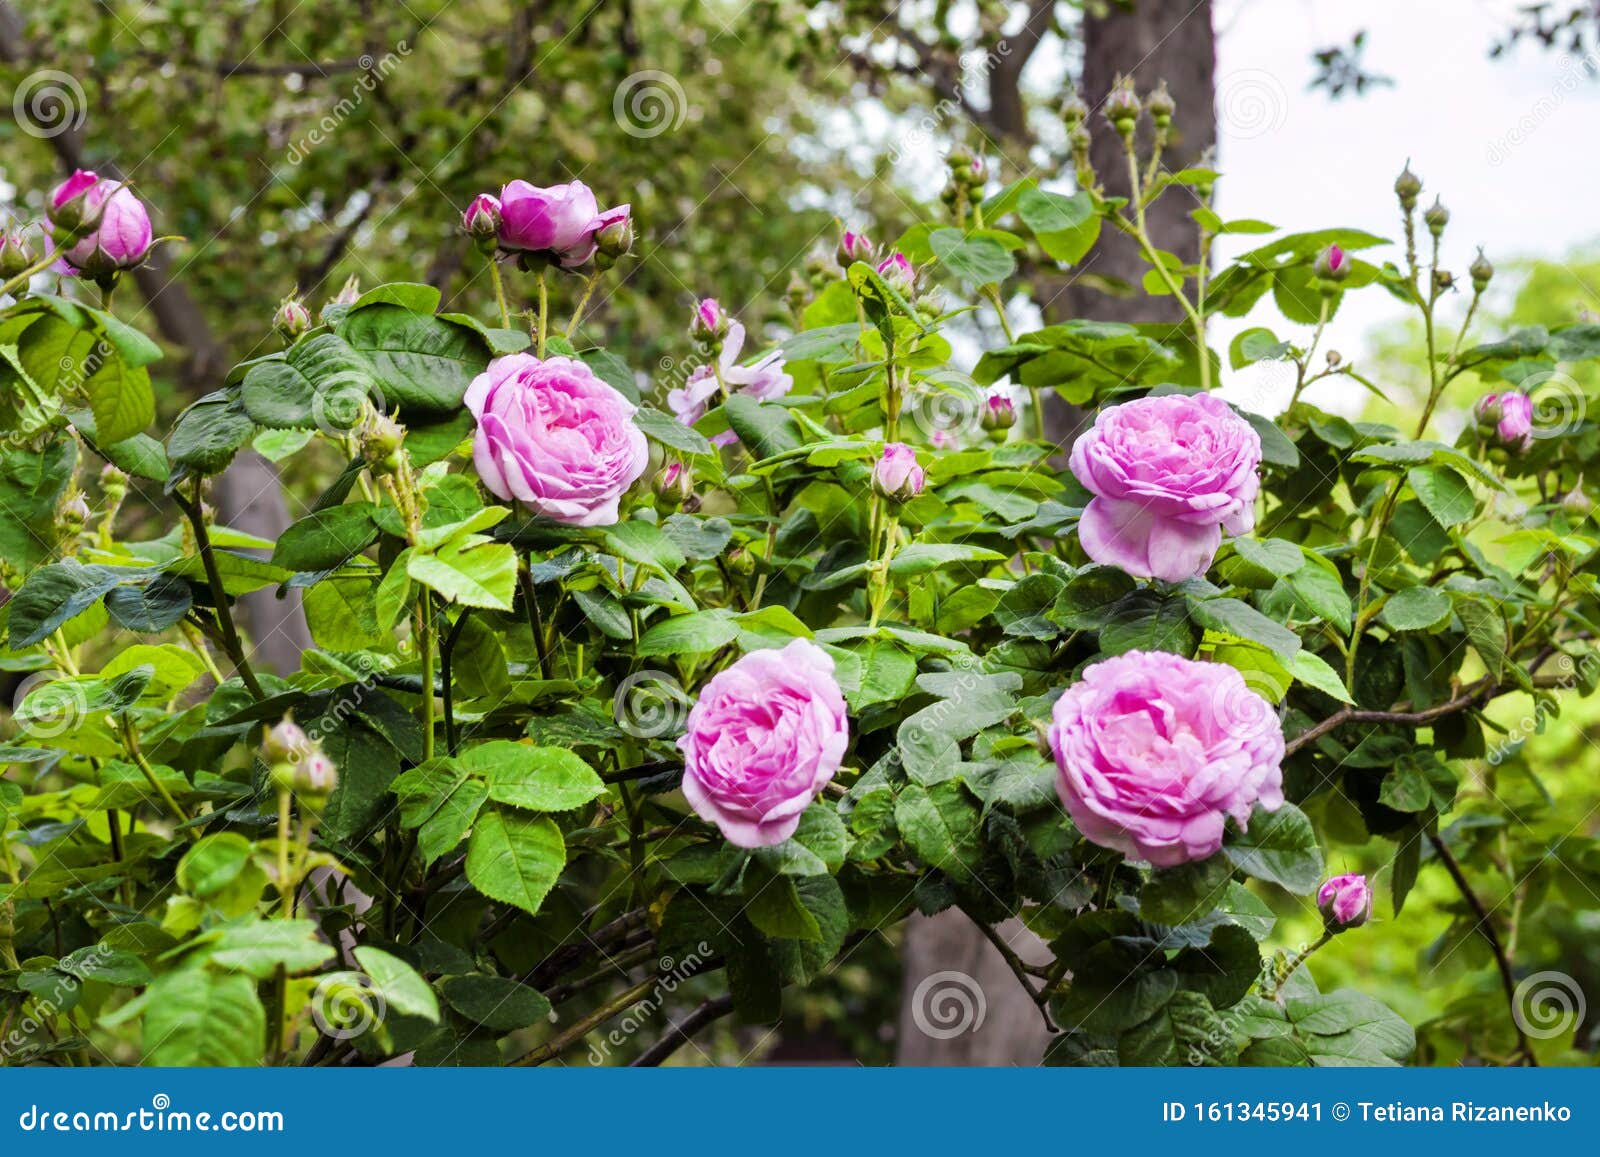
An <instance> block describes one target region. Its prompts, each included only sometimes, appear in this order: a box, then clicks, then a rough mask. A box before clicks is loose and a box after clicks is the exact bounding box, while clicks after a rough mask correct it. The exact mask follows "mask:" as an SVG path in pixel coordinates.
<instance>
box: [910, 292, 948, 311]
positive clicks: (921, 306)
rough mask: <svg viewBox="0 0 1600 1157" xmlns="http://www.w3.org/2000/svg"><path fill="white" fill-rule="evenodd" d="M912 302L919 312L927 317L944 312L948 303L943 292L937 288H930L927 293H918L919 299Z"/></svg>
mask: <svg viewBox="0 0 1600 1157" xmlns="http://www.w3.org/2000/svg"><path fill="white" fill-rule="evenodd" d="M912 304H914V305H915V306H916V307H917V312H919V313H921V314H923V315H925V316H926V317H929V318H935V317H939V316H940V315H941V314H943V313H944V310H945V306H946V305H947V304H948V303H947V302H946V301H945V298H944V294H943V293H942V292H940V291H939V290H937V289H930V290H928V291H927V292H925V293H921V294H918V296H917V300H916V301H915V302H913V303H912Z"/></svg>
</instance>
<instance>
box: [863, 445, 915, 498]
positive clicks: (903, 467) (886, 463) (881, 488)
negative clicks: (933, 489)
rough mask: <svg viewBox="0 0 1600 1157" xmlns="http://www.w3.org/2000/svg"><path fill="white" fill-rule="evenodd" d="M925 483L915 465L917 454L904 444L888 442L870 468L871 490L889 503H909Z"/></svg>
mask: <svg viewBox="0 0 1600 1157" xmlns="http://www.w3.org/2000/svg"><path fill="white" fill-rule="evenodd" d="M926 481H927V477H926V475H924V474H923V471H922V467H921V466H918V465H917V452H916V451H915V450H913V449H912V448H911V447H910V446H907V445H906V444H905V443H904V442H890V443H889V444H888V445H887V446H885V447H884V448H883V456H882V457H881V458H879V459H878V461H877V464H876V465H875V466H873V468H872V488H873V490H875V491H877V493H878V494H879V495H880V496H882V497H884V498H887V499H888V500H889V501H890V502H909V501H911V500H912V499H913V498H915V497H916V496H917V495H919V494H921V493H922V488H923V486H924V484H925V483H926Z"/></svg>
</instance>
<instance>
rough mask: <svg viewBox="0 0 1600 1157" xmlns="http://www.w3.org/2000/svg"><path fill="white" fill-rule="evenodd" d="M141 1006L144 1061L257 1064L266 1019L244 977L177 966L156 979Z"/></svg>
mask: <svg viewBox="0 0 1600 1157" xmlns="http://www.w3.org/2000/svg"><path fill="white" fill-rule="evenodd" d="M141 1007H142V1008H143V1010H144V1063H145V1064H147V1065H154V1066H157V1067H161V1068H190V1067H205V1068H216V1067H229V1068H245V1067H253V1066H256V1065H259V1064H260V1063H261V1059H262V1050H263V1049H264V1048H265V1047H266V1029H267V1018H266V1012H265V1010H264V1009H263V1008H262V1007H261V1001H260V999H259V998H258V997H257V996H256V985H255V981H253V980H251V979H250V977H248V976H243V975H240V974H239V973H220V972H214V971H212V970H210V969H207V968H203V967H189V968H180V969H177V970H176V971H173V972H168V973H164V974H162V975H161V976H158V977H156V979H155V982H154V983H152V984H151V985H150V987H149V988H147V989H146V990H145V992H144V995H143V997H142V998H141Z"/></svg>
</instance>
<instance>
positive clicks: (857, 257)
mask: <svg viewBox="0 0 1600 1157" xmlns="http://www.w3.org/2000/svg"><path fill="white" fill-rule="evenodd" d="M835 256H836V257H837V259H838V262H839V268H841V269H849V268H850V267H851V266H852V265H854V264H855V263H856V262H857V261H871V260H872V242H871V241H869V240H868V239H867V235H866V234H865V233H851V232H848V231H846V233H845V235H844V236H843V237H841V238H839V249H838V252H837V253H836V254H835Z"/></svg>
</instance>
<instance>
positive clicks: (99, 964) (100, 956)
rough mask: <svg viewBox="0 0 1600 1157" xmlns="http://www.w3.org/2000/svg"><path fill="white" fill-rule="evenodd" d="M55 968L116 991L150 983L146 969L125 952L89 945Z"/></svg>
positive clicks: (104, 946) (144, 965)
mask: <svg viewBox="0 0 1600 1157" xmlns="http://www.w3.org/2000/svg"><path fill="white" fill-rule="evenodd" d="M56 968H57V969H59V970H60V971H62V972H65V973H67V974H68V975H69V976H76V977H77V978H78V979H79V980H98V981H99V982H100V983H101V984H110V985H115V986H116V987H118V988H139V987H142V986H143V985H146V984H149V983H150V981H151V979H152V978H151V974H150V968H149V966H148V965H146V964H145V962H144V961H143V960H140V959H139V958H138V957H137V956H135V955H134V954H133V953H132V952H130V951H128V950H127V949H126V948H111V947H108V946H107V945H106V944H103V943H102V944H91V945H89V946H87V947H84V948H79V949H78V950H77V951H75V952H69V953H67V954H66V955H65V956H63V957H62V958H61V959H60V960H58V961H56Z"/></svg>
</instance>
